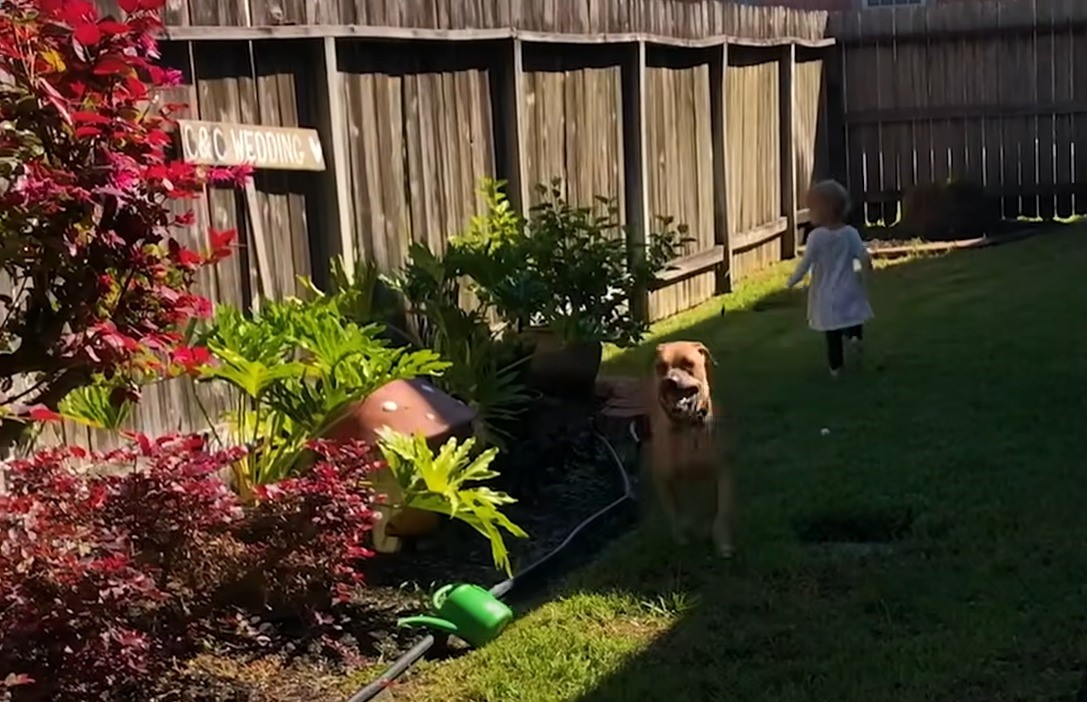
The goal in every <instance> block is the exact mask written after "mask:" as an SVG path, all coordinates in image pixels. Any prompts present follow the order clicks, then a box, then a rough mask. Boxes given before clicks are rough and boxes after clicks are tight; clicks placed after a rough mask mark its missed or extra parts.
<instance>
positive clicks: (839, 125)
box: [823, 43, 853, 194]
mask: <svg viewBox="0 0 1087 702" xmlns="http://www.w3.org/2000/svg"><path fill="white" fill-rule="evenodd" d="M845 52H846V46H845V44H842V43H838V44H836V45H835V46H834V48H833V49H832V50H831V52H830V56H829V58H828V59H826V60H825V61H824V63H823V66H824V67H823V80H825V81H826V86H827V95H826V120H827V150H828V151H829V152H830V154H829V155H830V158H829V159H828V165H829V168H830V176H831V177H832V178H834V179H835V180H837V181H838V182H840V183H841V184H842V185H844V186H846V187H847V188H849V189H850V194H853V183H851V182H850V180H849V138H848V131H847V126H846V119H845V117H846V113H845V109H846V104H845V99H846V98H845Z"/></svg>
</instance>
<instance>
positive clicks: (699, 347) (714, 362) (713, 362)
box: [694, 343, 717, 366]
mask: <svg viewBox="0 0 1087 702" xmlns="http://www.w3.org/2000/svg"><path fill="white" fill-rule="evenodd" d="M694 347H695V349H696V350H697V351H698V353H700V354H702V357H703V358H705V359H706V361H707V362H708V363H709V364H710V365H711V366H716V365H717V359H715V358H714V357H713V354H712V353H710V350H709V349H708V348H706V345H705V344H701V343H696V344H695V345H694Z"/></svg>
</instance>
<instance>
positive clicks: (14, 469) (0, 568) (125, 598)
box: [0, 436, 375, 700]
mask: <svg viewBox="0 0 1087 702" xmlns="http://www.w3.org/2000/svg"><path fill="white" fill-rule="evenodd" d="M315 448H316V449H317V453H318V456H319V458H318V460H317V462H316V463H315V465H314V466H313V468H312V469H311V470H309V471H308V472H307V473H306V474H305V475H304V476H302V477H299V478H296V479H292V480H288V481H284V482H283V483H281V484H279V485H276V486H273V487H269V488H265V489H262V490H261V493H260V496H259V501H258V502H256V503H255V504H253V505H249V506H243V505H242V503H241V502H240V501H239V500H238V498H237V497H236V496H235V495H234V493H233V492H231V491H230V490H229V489H228V488H227V487H226V485H225V484H224V483H223V481H222V480H221V479H220V478H219V473H220V471H221V470H223V469H224V468H226V467H227V466H229V465H230V464H231V463H232V462H234V461H235V460H237V459H238V457H239V456H240V455H241V454H242V452H241V450H226V451H211V450H209V449H208V448H207V446H206V445H205V442H204V440H203V439H202V438H200V437H193V436H182V437H164V438H162V439H159V440H156V441H151V440H148V439H145V438H142V437H141V438H140V439H139V441H138V442H137V443H135V444H133V445H132V446H130V447H127V448H124V449H121V450H119V451H113V452H110V453H106V454H93V455H87V454H86V453H85V452H84V451H82V450H81V449H77V448H66V449H51V450H47V451H42V452H40V453H38V454H36V455H35V456H33V457H32V458H30V459H28V460H24V461H16V462H14V463H13V464H12V465H11V467H10V470H11V474H10V479H9V488H10V490H9V493H8V494H6V495H0V671H3V673H4V674H5V675H6V674H8V673H11V674H14V675H25V676H27V677H28V678H29V679H30V680H31V681H33V682H30V683H26V681H25V680H24V679H21V678H13V680H15V681H16V682H19V683H21V684H19V685H18V686H13V687H11V692H12V693H13V694H14V699H16V700H20V699H24V698H25V699H98V698H101V697H105V698H107V699H108V698H110V697H115V696H117V695H118V694H121V693H125V694H128V693H130V692H132V691H134V690H139V689H140V688H141V686H142V685H143V684H145V683H146V682H148V680H149V679H151V678H152V677H153V676H154V675H155V674H156V673H159V672H161V671H162V670H163V669H164V668H165V667H166V666H167V665H169V664H170V662H171V661H172V659H173V658H174V657H175V656H177V655H180V654H184V653H185V652H186V651H187V650H189V648H190V647H191V644H192V638H193V635H194V634H195V633H198V632H199V631H200V630H201V628H206V627H207V626H208V625H209V624H211V621H212V619H213V618H214V617H215V616H216V615H217V613H218V612H222V611H226V610H231V609H235V608H245V609H256V608H263V607H264V606H265V605H266V604H272V605H275V606H276V607H280V608H288V609H289V611H290V612H291V613H296V612H298V611H303V610H308V609H311V608H319V607H320V606H322V605H325V604H327V603H328V602H329V601H330V600H331V599H332V597H333V595H334V594H343V588H345V587H350V586H353V585H357V584H358V583H360V582H361V578H362V576H361V572H360V571H359V570H358V568H359V565H360V562H361V560H362V559H363V558H365V557H366V556H367V555H369V553H368V552H367V551H366V550H365V548H364V547H363V543H364V540H365V538H366V534H367V532H368V531H369V530H370V528H371V526H372V524H373V520H374V513H373V511H372V509H371V504H372V493H371V492H370V490H369V488H367V487H366V486H365V485H363V484H362V482H361V481H362V478H363V477H364V476H365V474H366V473H367V472H369V471H370V470H371V469H372V468H373V467H374V466H375V462H374V460H373V457H372V453H371V452H370V450H369V448H368V447H366V446H364V445H362V444H344V445H329V444H321V445H319V446H316V447H315ZM88 466H91V467H93V468H94V469H95V470H94V472H90V471H88V468H87V467H88ZM105 471H110V474H104V473H105ZM118 471H120V472H118ZM245 584H256V585H258V586H259V587H260V588H261V589H260V591H259V593H258V595H259V596H258V597H255V598H254V597H253V594H254V590H252V589H250V588H247V587H239V585H245ZM238 597H244V598H246V599H242V600H238V599H237V598H238Z"/></svg>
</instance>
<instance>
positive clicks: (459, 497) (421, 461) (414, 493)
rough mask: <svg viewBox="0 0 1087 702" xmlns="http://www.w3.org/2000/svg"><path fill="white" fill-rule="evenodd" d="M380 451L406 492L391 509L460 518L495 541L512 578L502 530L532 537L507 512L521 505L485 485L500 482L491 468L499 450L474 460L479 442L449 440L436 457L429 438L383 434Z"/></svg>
mask: <svg viewBox="0 0 1087 702" xmlns="http://www.w3.org/2000/svg"><path fill="white" fill-rule="evenodd" d="M378 446H379V447H380V448H381V452H382V454H383V455H384V458H385V461H386V463H388V466H389V472H390V473H391V475H392V477H393V479H394V480H395V481H396V484H397V487H398V488H399V490H400V496H399V500H400V502H399V504H394V505H390V506H391V507H393V508H407V507H410V508H414V509H422V510H428V511H430V512H437V513H439V514H444V515H446V516H448V517H451V518H453V519H459V520H460V521H462V522H464V523H465V524H467V525H469V526H470V527H472V528H473V529H475V530H476V531H478V532H479V533H480V534H482V535H483V536H485V537H486V538H487V539H488V540H489V541H490V543H491V556H492V558H494V564H495V567H496V568H499V569H501V570H504V571H505V572H506V573H507V574H512V568H511V565H510V557H509V551H508V550H507V549H506V542H505V541H504V540H503V538H502V531H506V532H508V533H509V534H511V535H513V536H515V537H518V538H525V537H526V536H527V534H526V533H525V532H524V530H523V529H521V527H519V526H517V525H516V524H514V523H513V522H511V521H510V520H509V518H508V517H506V515H504V514H503V513H502V508H503V507H505V506H506V505H509V504H512V503H514V502H516V500H515V499H514V498H512V497H510V496H509V495H507V494H506V493H504V492H498V491H496V490H492V489H490V488H489V487H486V486H484V485H482V484H481V483H483V482H485V481H487V480H491V479H492V478H495V477H498V473H497V472H496V471H494V470H491V467H490V466H491V462H492V461H494V458H495V456H497V455H498V449H496V448H489V449H487V450H485V451H482V452H480V453H478V454H475V455H474V456H473V451H472V449H473V448H474V446H475V439H467V440H466V441H463V442H460V443H458V442H457V440H456V439H449V440H448V441H446V442H445V444H444V445H443V446H442V447H441V448H440V449H439V450H438V452H437V453H436V454H435V453H434V452H433V451H432V450H431V449H430V446H428V445H427V441H426V438H425V437H423V436H420V435H417V436H407V435H405V434H400V433H398V432H395V431H392V430H390V429H386V430H384V431H383V432H382V433H381V434H380V441H379V442H378Z"/></svg>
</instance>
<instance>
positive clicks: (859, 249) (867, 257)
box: [849, 227, 872, 283]
mask: <svg viewBox="0 0 1087 702" xmlns="http://www.w3.org/2000/svg"><path fill="white" fill-rule="evenodd" d="M851 229H853V228H852V227H851ZM849 235H850V238H851V239H852V242H853V256H854V258H856V259H857V260H858V261H860V262H861V278H862V279H863V280H864V282H865V283H867V282H868V280H869V278H871V277H872V255H871V254H869V253H868V247H867V246H866V245H865V243H864V240H863V239H861V235H860V232H858V231H857V230H856V229H853V230H852V231H851V232H850V233H849Z"/></svg>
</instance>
